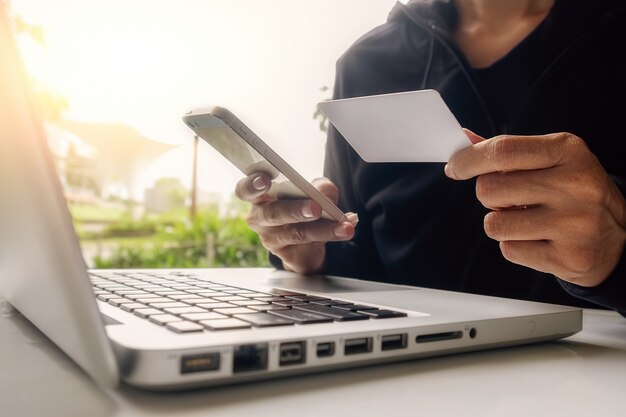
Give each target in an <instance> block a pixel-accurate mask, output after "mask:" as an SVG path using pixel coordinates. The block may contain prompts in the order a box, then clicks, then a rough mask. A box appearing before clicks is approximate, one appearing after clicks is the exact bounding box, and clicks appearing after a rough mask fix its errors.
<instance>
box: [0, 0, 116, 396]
mask: <svg viewBox="0 0 626 417" xmlns="http://www.w3.org/2000/svg"><path fill="white" fill-rule="evenodd" d="M0 102H1V105H0V134H1V137H0V196H1V197H0V198H1V201H2V204H1V205H0V291H1V293H2V294H3V295H4V297H5V298H6V299H7V300H8V301H9V302H10V303H11V304H12V305H13V306H14V307H15V308H16V309H17V310H19V311H20V312H21V313H22V314H23V315H24V316H26V317H27V318H28V319H29V320H30V321H31V322H32V323H33V324H35V326H37V327H38V328H39V329H40V330H41V331H43V332H44V333H45V334H46V335H47V336H48V337H49V338H50V339H51V340H52V341H53V342H54V343H55V344H56V345H57V346H59V347H60V348H61V349H62V350H64V351H65V352H66V353H67V354H68V355H69V356H70V357H72V359H73V360H74V361H75V362H77V363H78V364H79V365H80V366H81V367H82V368H83V369H84V370H85V371H87V373H89V374H90V375H91V376H92V377H93V378H94V379H96V380H97V381H98V382H100V383H101V384H104V385H107V386H111V385H114V384H115V383H116V382H117V379H118V374H117V365H116V362H115V359H114V356H113V353H112V349H111V347H110V344H109V342H108V339H107V337H106V334H105V331H104V326H103V324H102V318H101V316H100V313H99V311H98V309H97V306H96V302H95V299H94V297H93V293H92V291H91V284H90V282H89V280H88V278H87V270H86V266H85V263H84V261H83V259H82V255H81V252H80V247H79V244H78V240H77V238H76V235H75V233H74V229H73V226H72V222H71V217H70V214H69V211H68V209H67V205H66V203H65V200H64V198H63V192H62V189H61V185H60V183H59V181H58V177H57V175H56V171H55V169H54V165H53V161H52V158H51V155H50V153H49V150H48V148H47V142H46V138H45V133H44V129H43V123H42V121H41V119H40V117H39V115H38V113H37V106H36V100H35V99H34V97H33V95H32V93H31V92H30V91H29V82H28V77H27V75H26V72H25V70H24V67H23V64H22V62H21V60H20V58H19V53H18V50H17V45H16V41H15V38H14V36H13V33H12V20H11V15H10V13H9V8H8V6H7V4H6V3H5V2H4V1H0Z"/></svg>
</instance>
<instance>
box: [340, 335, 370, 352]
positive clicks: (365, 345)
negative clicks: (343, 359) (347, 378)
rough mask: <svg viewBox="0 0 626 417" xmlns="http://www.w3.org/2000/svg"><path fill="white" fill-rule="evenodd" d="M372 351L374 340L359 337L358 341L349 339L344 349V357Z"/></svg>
mask: <svg viewBox="0 0 626 417" xmlns="http://www.w3.org/2000/svg"><path fill="white" fill-rule="evenodd" d="M371 351H372V338H371V337H359V338H357V339H348V340H346V343H345V344H344V347H343V353H344V355H356V354H358V353H367V352H371Z"/></svg>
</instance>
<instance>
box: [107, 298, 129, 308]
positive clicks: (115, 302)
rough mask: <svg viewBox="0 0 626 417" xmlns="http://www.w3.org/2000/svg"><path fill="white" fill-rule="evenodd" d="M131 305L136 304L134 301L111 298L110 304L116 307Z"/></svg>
mask: <svg viewBox="0 0 626 417" xmlns="http://www.w3.org/2000/svg"><path fill="white" fill-rule="evenodd" d="M130 303H134V301H133V300H128V299H126V298H109V304H111V305H112V306H115V307H119V306H121V305H122V304H130Z"/></svg>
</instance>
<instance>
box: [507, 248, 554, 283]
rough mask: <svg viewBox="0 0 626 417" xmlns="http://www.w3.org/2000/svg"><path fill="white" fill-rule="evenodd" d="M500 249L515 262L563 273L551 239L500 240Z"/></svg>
mask: <svg viewBox="0 0 626 417" xmlns="http://www.w3.org/2000/svg"><path fill="white" fill-rule="evenodd" d="M500 251H501V252H502V256H504V258H505V259H506V260H508V261H510V262H513V263H514V264H517V265H522V266H527V267H529V268H532V269H535V270H537V271H540V272H546V273H551V274H554V275H560V273H561V267H560V265H561V261H560V259H559V255H558V253H557V251H556V249H555V247H554V245H553V244H552V243H551V242H549V241H542V240H539V241H537V240H535V241H506V242H500Z"/></svg>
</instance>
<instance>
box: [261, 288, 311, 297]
mask: <svg viewBox="0 0 626 417" xmlns="http://www.w3.org/2000/svg"><path fill="white" fill-rule="evenodd" d="M270 293H271V294H274V295H306V294H302V293H301V292H293V291H287V290H279V289H278V288H274V289H272V290H271V291H270Z"/></svg>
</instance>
